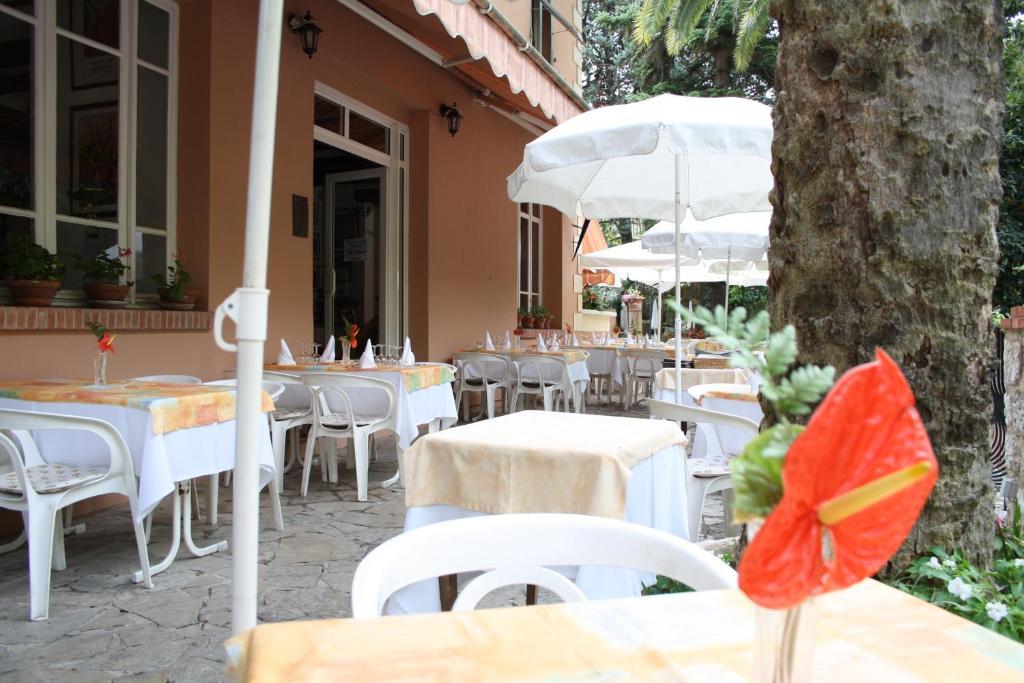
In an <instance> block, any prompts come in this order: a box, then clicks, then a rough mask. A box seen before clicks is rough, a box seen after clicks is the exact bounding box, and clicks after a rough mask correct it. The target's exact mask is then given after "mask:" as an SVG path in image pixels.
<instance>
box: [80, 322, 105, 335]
mask: <svg viewBox="0 0 1024 683" xmlns="http://www.w3.org/2000/svg"><path fill="white" fill-rule="evenodd" d="M85 326H86V327H88V328H89V331H90V332H92V333H93V334H94V335H96V338H97V339H102V338H103V335H105V334H106V333H107V326H106V325H101V324H100V323H98V322H96V321H95V320H90V321H89V322H87V323H86V324H85Z"/></svg>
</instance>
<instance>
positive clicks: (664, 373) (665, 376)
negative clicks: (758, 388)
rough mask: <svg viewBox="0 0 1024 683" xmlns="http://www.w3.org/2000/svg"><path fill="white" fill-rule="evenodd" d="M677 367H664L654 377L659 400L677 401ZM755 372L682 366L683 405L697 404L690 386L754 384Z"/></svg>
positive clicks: (741, 369)
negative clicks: (690, 391)
mask: <svg viewBox="0 0 1024 683" xmlns="http://www.w3.org/2000/svg"><path fill="white" fill-rule="evenodd" d="M675 372H676V371H675V368H663V369H661V370H659V371H658V373H657V374H656V375H655V377H654V398H656V399H658V400H659V401H666V402H668V403H675V401H676V391H675V388H676V375H675ZM753 376H754V375H753V373H752V372H751V371H750V370H748V369H746V368H704V369H698V368H682V369H681V370H680V377H681V384H680V387H681V388H682V401H683V405H688V406H696V405H697V403H696V402H695V401H694V399H693V396H691V395H690V394H689V389H690V387H693V386H697V385H702V384H731V385H736V386H747V387H752V386H753V380H752V378H753Z"/></svg>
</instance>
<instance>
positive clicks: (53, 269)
mask: <svg viewBox="0 0 1024 683" xmlns="http://www.w3.org/2000/svg"><path fill="white" fill-rule="evenodd" d="M0 274H2V275H0V277H3V279H4V284H6V285H7V288H8V289H10V290H11V298H12V299H14V305H15V306H49V305H50V303H51V302H52V301H53V297H55V296H56V295H57V290H59V289H60V278H61V277H62V276H63V275H64V263H63V262H62V261H61V260H60V257H58V256H55V255H54V254H51V253H50V252H49V251H47V250H46V248H45V247H43V246H41V245H39V244H36V243H35V242H34V241H33V240H32V239H30V238H29V237H28V236H26V235H22V234H10V235H8V236H7V239H6V240H4V246H3V253H2V254H0Z"/></svg>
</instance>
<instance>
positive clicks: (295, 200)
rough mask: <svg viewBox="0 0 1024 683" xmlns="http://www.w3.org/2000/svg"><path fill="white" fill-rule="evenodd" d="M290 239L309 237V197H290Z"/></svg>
mask: <svg viewBox="0 0 1024 683" xmlns="http://www.w3.org/2000/svg"><path fill="white" fill-rule="evenodd" d="M292 237H309V197H303V196H301V195H297V194H293V195H292Z"/></svg>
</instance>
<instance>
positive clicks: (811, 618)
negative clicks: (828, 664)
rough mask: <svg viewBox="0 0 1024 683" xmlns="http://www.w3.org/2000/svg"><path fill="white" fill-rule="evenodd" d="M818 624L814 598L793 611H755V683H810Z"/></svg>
mask: <svg viewBox="0 0 1024 683" xmlns="http://www.w3.org/2000/svg"><path fill="white" fill-rule="evenodd" d="M815 621H816V610H815V604H814V599H813V598H812V599H808V600H805V601H804V602H802V603H800V604H799V605H796V606H795V607H790V608H789V609H768V608H766V607H761V606H757V607H756V608H755V615H754V679H753V680H754V682H755V683H806V682H807V681H810V680H811V679H812V677H811V673H812V665H813V660H814V626H815Z"/></svg>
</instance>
